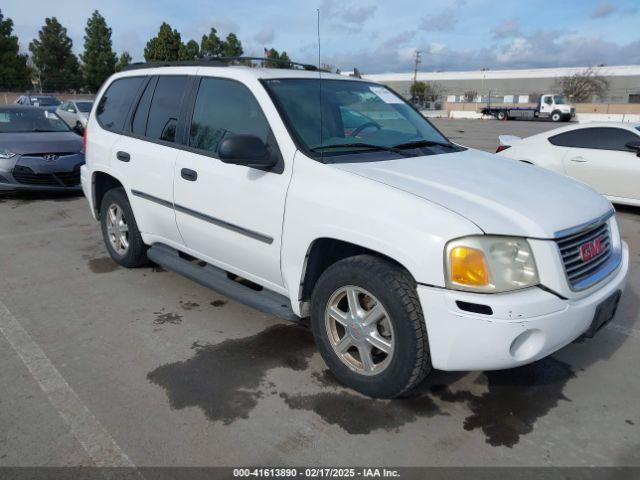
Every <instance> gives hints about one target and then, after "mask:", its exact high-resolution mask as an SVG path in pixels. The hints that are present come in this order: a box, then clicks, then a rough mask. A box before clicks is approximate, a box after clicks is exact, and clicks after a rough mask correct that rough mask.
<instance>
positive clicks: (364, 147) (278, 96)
mask: <svg viewBox="0 0 640 480" xmlns="http://www.w3.org/2000/svg"><path fill="white" fill-rule="evenodd" d="M264 83H265V85H266V87H267V89H268V90H269V91H270V93H271V95H272V97H273V98H274V100H275V101H276V103H277V104H278V105H279V108H280V110H281V113H282V114H283V116H284V117H285V120H286V121H287V123H288V124H289V127H290V129H291V130H292V131H293V133H294V134H295V136H296V137H297V140H298V142H299V143H300V144H301V147H303V148H304V150H306V151H307V152H308V153H311V154H314V153H315V154H318V155H319V154H322V155H323V156H329V157H331V156H337V155H346V154H361V153H365V152H371V151H374V150H375V151H383V150H385V151H386V152H385V154H386V155H387V156H388V154H389V152H393V153H394V156H397V155H398V152H399V151H400V150H401V149H407V148H413V149H415V148H418V147H433V146H434V145H440V146H445V147H449V148H448V149H447V150H445V151H438V152H436V153H447V152H449V151H455V149H456V147H454V146H452V145H451V144H450V143H449V141H448V140H447V139H446V138H445V137H444V136H443V135H442V134H441V133H439V132H438V131H437V130H436V129H435V128H434V127H433V126H432V125H431V124H430V123H429V122H428V121H427V120H426V119H425V118H424V117H423V116H422V115H420V114H419V113H418V112H417V111H415V110H414V109H413V108H412V107H411V106H410V105H409V104H407V102H405V101H404V100H403V99H402V98H400V97H398V96H397V95H396V94H395V93H393V92H392V91H391V90H389V89H387V88H386V87H384V86H382V85H378V84H375V83H367V82H359V81H352V80H322V82H320V81H319V80H317V79H273V80H266V81H265V82H264ZM320 84H322V92H320ZM320 93H322V110H321V109H320V98H321V97H320Z"/></svg>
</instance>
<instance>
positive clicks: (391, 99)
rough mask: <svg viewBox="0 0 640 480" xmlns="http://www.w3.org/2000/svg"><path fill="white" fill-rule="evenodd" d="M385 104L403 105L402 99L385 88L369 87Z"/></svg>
mask: <svg viewBox="0 0 640 480" xmlns="http://www.w3.org/2000/svg"><path fill="white" fill-rule="evenodd" d="M369 90H371V91H372V92H373V93H375V94H376V95H377V96H378V97H380V99H381V100H382V101H383V102H384V103H402V99H401V98H399V97H398V96H397V95H395V94H394V93H393V92H391V91H389V90H387V89H386V88H384V87H369Z"/></svg>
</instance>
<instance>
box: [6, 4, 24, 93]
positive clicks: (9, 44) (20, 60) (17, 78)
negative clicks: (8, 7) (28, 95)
mask: <svg viewBox="0 0 640 480" xmlns="http://www.w3.org/2000/svg"><path fill="white" fill-rule="evenodd" d="M12 33H13V21H12V20H11V19H10V18H7V19H6V20H5V19H4V16H3V15H2V10H0V89H7V90H9V89H15V90H23V89H28V88H29V87H30V86H31V81H30V79H29V69H28V68H27V56H26V55H20V54H19V53H18V52H19V49H20V47H19V45H18V37H16V36H15V35H12Z"/></svg>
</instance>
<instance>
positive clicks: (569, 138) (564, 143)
mask: <svg viewBox="0 0 640 480" xmlns="http://www.w3.org/2000/svg"><path fill="white" fill-rule="evenodd" d="M631 141H638V136H637V135H635V134H634V133H633V132H630V131H629V130H625V129H624V128H613V127H593V128H581V129H579V130H571V131H569V132H565V133H561V134H559V135H554V136H553V137H549V142H550V143H552V144H553V145H557V146H559V147H572V148H593V149H598V150H620V151H628V148H627V147H626V144H627V143H628V142H631Z"/></svg>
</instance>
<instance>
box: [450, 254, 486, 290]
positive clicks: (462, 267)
mask: <svg viewBox="0 0 640 480" xmlns="http://www.w3.org/2000/svg"><path fill="white" fill-rule="evenodd" d="M449 265H450V272H451V281H452V282H455V283H458V284H460V285H470V286H475V287H480V286H486V285H489V268H488V267H487V261H486V260H485V258H484V253H482V252H481V251H480V250H477V249H475V248H470V247H455V248H453V249H452V250H451V252H450V253H449Z"/></svg>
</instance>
